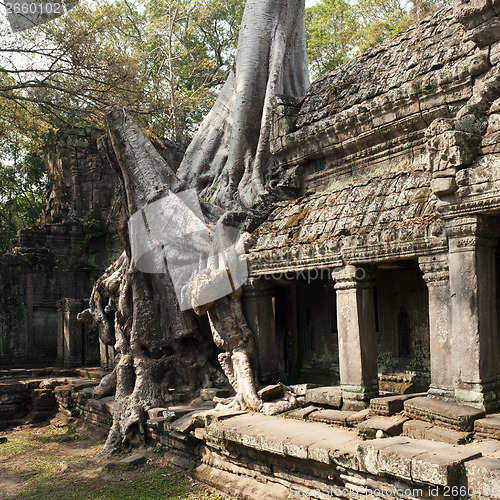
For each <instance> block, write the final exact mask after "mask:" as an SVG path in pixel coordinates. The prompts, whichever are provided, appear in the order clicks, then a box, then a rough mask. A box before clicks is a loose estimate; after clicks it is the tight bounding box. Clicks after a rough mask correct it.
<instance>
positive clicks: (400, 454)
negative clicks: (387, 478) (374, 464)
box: [378, 443, 424, 480]
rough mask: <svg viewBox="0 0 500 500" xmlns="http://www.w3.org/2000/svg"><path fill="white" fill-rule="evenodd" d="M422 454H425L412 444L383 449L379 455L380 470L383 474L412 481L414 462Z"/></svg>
mask: <svg viewBox="0 0 500 500" xmlns="http://www.w3.org/2000/svg"><path fill="white" fill-rule="evenodd" d="M422 453H424V451H423V450H422V449H419V448H416V447H414V446H411V443H405V444H396V445H393V446H388V447H383V448H381V449H380V450H379V454H378V470H379V471H380V472H381V473H386V474H390V475H391V476H396V477H400V478H402V479H408V480H411V478H412V474H411V468H412V467H411V465H412V460H413V459H414V458H415V457H417V456H418V455H421V454H422Z"/></svg>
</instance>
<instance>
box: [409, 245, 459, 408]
mask: <svg viewBox="0 0 500 500" xmlns="http://www.w3.org/2000/svg"><path fill="white" fill-rule="evenodd" d="M418 263H419V265H420V269H421V270H422V271H423V273H424V275H423V278H424V280H425V282H426V283H427V288H428V290H429V337H430V355H431V385H430V388H429V392H428V394H429V396H433V397H436V398H441V399H446V400H454V399H455V388H454V383H453V366H454V364H455V363H456V360H455V359H454V356H453V345H454V342H453V338H452V334H453V333H452V332H453V329H452V327H451V299H450V280H449V272H448V255H446V254H439V255H430V256H425V257H420V258H419V259H418Z"/></svg>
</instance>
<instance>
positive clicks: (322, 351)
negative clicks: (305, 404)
mask: <svg viewBox="0 0 500 500" xmlns="http://www.w3.org/2000/svg"><path fill="white" fill-rule="evenodd" d="M323 274H324V276H322V275H321V273H319V275H320V276H319V277H314V278H312V277H311V276H310V275H309V276H304V277H302V276H299V277H297V278H296V279H293V280H289V281H283V280H280V282H279V283H276V284H275V286H274V298H273V300H274V320H275V329H276V339H277V344H278V350H279V353H280V355H279V359H280V372H281V376H282V379H283V380H286V383H288V384H298V383H315V384H320V385H337V384H338V383H339V354H338V334H337V315H336V300H335V289H334V283H333V281H332V280H331V278H330V276H329V275H328V276H327V274H328V273H327V270H325V272H324V273H323ZM315 275H316V273H315Z"/></svg>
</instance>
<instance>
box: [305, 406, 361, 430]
mask: <svg viewBox="0 0 500 500" xmlns="http://www.w3.org/2000/svg"><path fill="white" fill-rule="evenodd" d="M354 413H355V412H354V411H341V410H316V411H313V412H312V413H310V414H309V416H308V417H307V420H310V421H311V422H323V423H325V424H330V425H337V426H341V427H347V419H348V418H349V417H352V415H353V414H354Z"/></svg>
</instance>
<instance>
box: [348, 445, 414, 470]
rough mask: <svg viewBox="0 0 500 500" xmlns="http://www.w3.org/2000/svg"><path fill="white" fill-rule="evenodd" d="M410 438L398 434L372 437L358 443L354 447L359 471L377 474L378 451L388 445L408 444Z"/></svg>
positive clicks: (378, 466)
mask: <svg viewBox="0 0 500 500" xmlns="http://www.w3.org/2000/svg"><path fill="white" fill-rule="evenodd" d="M410 442H411V440H410V439H409V438H406V437H402V436H398V437H394V438H387V439H373V440H369V441H365V442H363V443H359V444H358V445H357V448H356V459H357V462H358V465H359V470H360V471H361V472H368V473H369V474H375V475H376V474H379V472H380V465H379V452H380V450H382V449H384V448H388V447H390V446H395V445H402V444H408V443H410Z"/></svg>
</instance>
